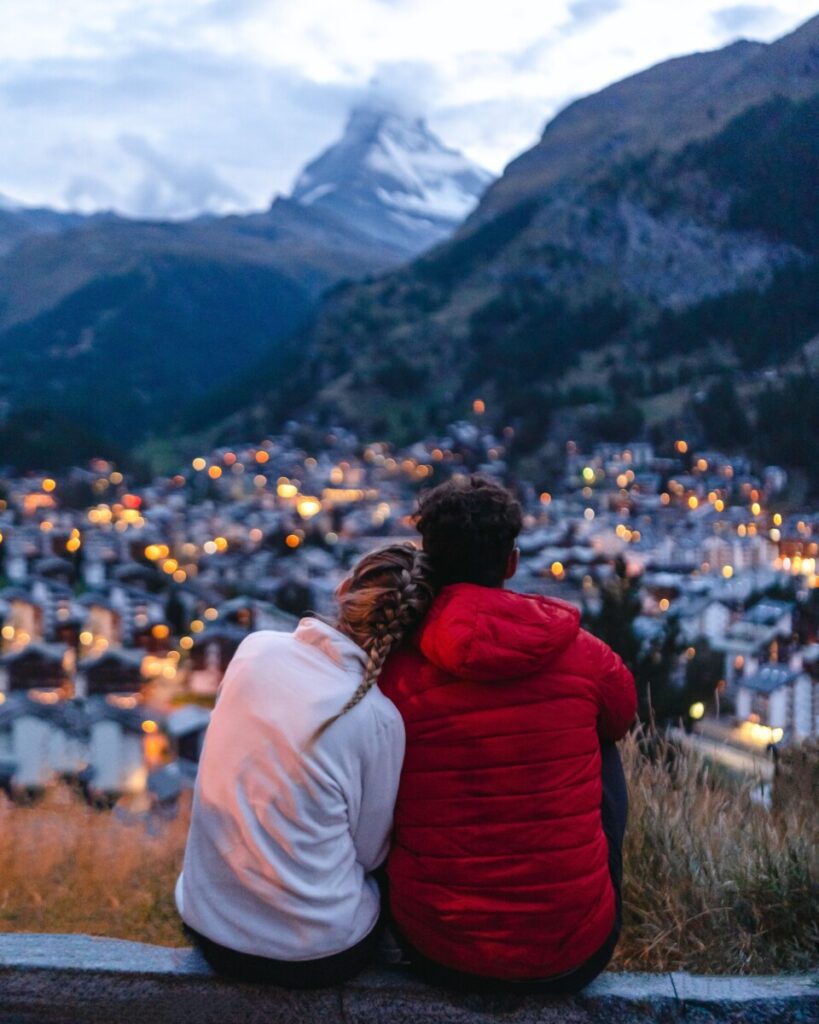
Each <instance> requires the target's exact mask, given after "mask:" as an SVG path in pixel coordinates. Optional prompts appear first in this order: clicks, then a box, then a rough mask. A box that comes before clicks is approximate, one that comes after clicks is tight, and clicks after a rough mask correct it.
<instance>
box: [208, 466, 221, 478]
mask: <svg viewBox="0 0 819 1024" xmlns="http://www.w3.org/2000/svg"><path fill="white" fill-rule="evenodd" d="M221 475H222V467H221V466H211V467H210V469H209V470H208V476H209V477H210V478H211V480H218V479H219V477H220V476H221Z"/></svg>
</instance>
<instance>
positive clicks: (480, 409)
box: [472, 398, 486, 416]
mask: <svg viewBox="0 0 819 1024" xmlns="http://www.w3.org/2000/svg"><path fill="white" fill-rule="evenodd" d="M472 412H474V413H476V414H477V415H478V416H482V415H483V414H484V413H485V412H486V402H484V400H483V399H482V398H476V399H475V401H474V402H473V403H472Z"/></svg>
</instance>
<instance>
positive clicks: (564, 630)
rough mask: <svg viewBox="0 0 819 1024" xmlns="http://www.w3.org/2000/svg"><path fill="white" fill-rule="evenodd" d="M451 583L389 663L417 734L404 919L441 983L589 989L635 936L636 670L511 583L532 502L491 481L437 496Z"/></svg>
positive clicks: (410, 943) (401, 868) (390, 865)
mask: <svg viewBox="0 0 819 1024" xmlns="http://www.w3.org/2000/svg"><path fill="white" fill-rule="evenodd" d="M417 526H418V529H419V531H420V533H421V535H422V537H423V548H424V552H425V553H426V555H427V556H428V558H429V560H430V564H431V568H432V572H433V574H434V578H435V581H436V584H437V585H438V586H439V587H440V591H439V593H438V596H437V597H436V598H435V600H434V602H433V605H432V608H431V610H430V612H429V614H428V615H427V617H426V619H425V621H424V622H423V623H422V625H421V627H420V629H419V630H418V632H417V634H416V636H415V640H414V642H413V643H412V644H410V645H409V646H407V647H405V648H404V649H402V650H401V651H399V652H397V653H396V654H394V655H393V656H391V657H390V658H389V659H388V661H387V663H386V665H385V667H384V669H383V672H382V675H381V679H380V686H381V689H382V690H383V692H384V693H385V694H386V695H387V696H388V697H389V698H390V699H391V700H392V701H393V702H394V703H395V704H396V706H397V707H398V709H399V711H400V712H401V715H402V717H403V720H404V726H405V729H406V755H405V760H404V765H403V770H402V774H401V782H400V787H399V792H398V800H397V805H396V811H395V825H394V838H393V847H392V851H391V853H390V856H389V859H388V862H387V877H388V890H389V901H390V913H391V917H392V923H393V928H394V930H395V932H396V936H397V938H398V941H399V944H400V945H401V946H402V947H403V948H404V950H405V952H406V954H407V956H408V958H409V960H410V962H411V963H412V964H413V965H414V966H415V967H416V968H418V969H419V970H420V971H421V972H422V973H425V974H426V975H427V976H428V977H431V979H432V980H436V981H443V982H447V983H453V984H457V985H459V986H468V987H478V986H480V985H482V984H486V983H490V984H492V985H497V984H498V983H503V982H506V983H509V984H511V985H517V986H520V984H521V983H527V984H528V985H529V986H531V985H532V984H534V986H535V987H536V988H538V989H539V990H542V991H548V992H554V993H562V992H575V991H579V989H580V988H582V987H583V986H584V985H586V984H587V983H588V982H589V981H591V980H592V978H594V977H595V976H596V975H597V974H598V973H599V972H600V971H602V970H603V968H604V967H605V966H606V964H607V963H608V961H609V960H610V958H611V956H612V953H613V951H614V947H615V944H616V942H617V938H618V935H619V931H620V884H621V876H622V843H623V835H624V831H625V824H626V813H627V796H626V788H625V780H624V778H623V769H622V765H621V763H620V759H619V755H618V753H617V748H616V747H615V746H614V742H615V741H616V740H619V739H621V738H622V737H623V735H624V734H625V733H626V731H627V730H628V728H629V726H630V725H631V723H632V720H633V719H634V714H635V710H636V693H635V687H634V680H633V677H632V675H631V673H630V672H629V671H628V669H627V668H626V667H625V666H624V665H623V663H622V661H621V660H620V658H619V657H618V656H617V655H616V654H615V653H614V652H613V651H612V650H611V649H610V648H609V647H607V646H606V645H605V644H604V643H603V642H602V641H601V640H598V639H597V638H596V637H594V636H592V635H591V634H589V633H587V632H585V631H584V630H581V629H580V616H579V613H578V611H577V609H576V608H575V607H574V606H572V605H570V604H568V603H567V602H564V601H560V600H557V599H555V598H551V597H541V596H536V595H530V594H519V593H514V592H512V591H508V590H505V589H504V582H505V581H506V580H508V579H510V578H511V577H512V576H513V575H514V573H515V571H516V569H517V564H518V550H517V548H516V547H515V539H516V537H517V535H518V533H519V531H520V528H521V511H520V506H519V505H518V503H517V502H516V501H515V499H514V498H513V497H512V495H511V494H510V493H509V492H508V491H507V490H505V489H504V488H503V487H501V486H500V485H499V484H496V483H494V482H492V481H490V480H487V479H484V478H482V477H478V476H472V477H468V478H460V479H453V480H452V481H450V482H448V483H445V484H442V485H441V486H439V487H437V488H435V489H433V490H431V491H429V492H427V493H426V494H425V495H422V499H421V503H420V509H419V515H418V518H417Z"/></svg>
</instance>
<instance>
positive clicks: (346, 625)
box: [313, 543, 435, 740]
mask: <svg viewBox="0 0 819 1024" xmlns="http://www.w3.org/2000/svg"><path fill="white" fill-rule="evenodd" d="M434 596H435V593H434V589H433V586H432V583H431V574H430V569H429V564H428V561H427V558H426V555H424V553H423V552H422V551H419V550H418V548H416V547H415V546H414V545H413V544H409V543H407V544H390V545H389V546H388V547H385V548H381V549H379V550H377V551H372V552H370V553H369V554H368V555H365V556H364V557H363V558H362V559H361V561H359V562H358V564H357V565H356V566H355V568H354V569H353V571H352V574H351V575H350V576H349V577H348V583H347V586H346V588H344V587H342V588H340V589H339V592H338V604H339V615H338V629H339V631H340V632H342V633H344V634H345V635H346V636H348V637H349V638H350V639H351V640H353V641H355V643H357V644H358V646H359V647H361V648H362V649H363V650H364V651H366V653H367V665H366V668H365V670H364V677H363V679H362V680H361V682H360V683H359V685H358V687H357V688H356V691H355V693H354V694H353V695H352V697H350V699H349V700H348V701H347V703H346V704H345V705H344V707H343V708H342V709H341V710H340V711H339V712H338V714H337V715H333V717H332V718H329V719H328V720H327V721H326V722H324V723H323V724H322V725H321V726H319V728H318V729H317V730H316V732H315V733H314V734H313V739H314V740H315V739H318V737H319V736H321V735H322V733H324V732H326V730H327V729H329V728H330V726H331V725H332V724H333V722H336V721H337V720H338V719H339V718H341V716H342V715H345V714H346V713H347V712H348V711H351V710H352V709H353V708H354V707H355V706H356V704H358V703H360V702H361V701H362V700H363V699H364V697H366V695H367V694H368V693H369V691H370V690H371V689H372V688H373V686H374V685H375V683H376V681H377V679H378V676H379V674H380V672H381V669H382V668H383V667H384V662H385V661H386V660H387V657H388V656H389V654H390V653H391V652H392V651H393V650H395V649H396V648H397V647H399V646H400V645H401V644H402V643H403V642H404V641H405V640H406V639H407V638H408V637H409V635H410V634H411V633H412V632H413V631H414V630H415V628H416V627H417V626H418V625H419V624H420V623H421V621H422V620H423V618H424V616H425V615H426V613H427V611H428V610H429V606H430V604H431V603H432V599H433V597H434Z"/></svg>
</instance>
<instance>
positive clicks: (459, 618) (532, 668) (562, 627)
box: [418, 583, 580, 681]
mask: <svg viewBox="0 0 819 1024" xmlns="http://www.w3.org/2000/svg"><path fill="white" fill-rule="evenodd" d="M579 629H580V612H579V611H578V610H577V608H575V607H574V605H571V604H569V603H568V602H566V601H560V600H558V599H557V598H553V597H542V596H540V595H537V594H517V593H515V592H514V591H509V590H501V589H495V588H491V587H479V586H476V585H474V584H471V583H456V584H453V585H451V586H448V587H444V588H443V589H442V590H441V592H440V593H439V595H438V597H437V598H436V599H435V601H434V603H433V605H432V608H431V609H430V612H429V615H428V616H427V618H426V621H425V622H424V624H423V626H422V627H421V631H420V635H419V638H418V643H419V646H420V648H421V651H422V653H423V654H424V656H425V657H426V658H427V659H428V660H429V661H431V662H433V664H436V665H438V666H439V667H440V668H442V669H444V670H445V671H447V672H449V673H451V674H452V675H456V676H460V677H462V678H465V679H476V680H483V681H491V680H498V681H503V680H504V679H509V678H516V677H520V676H524V675H529V674H531V673H533V672H536V671H538V670H539V669H542V668H543V667H544V666H545V665H546V664H548V662H549V661H551V660H552V659H553V658H555V657H557V655H558V654H560V652H561V651H563V650H564V649H565V648H566V647H568V645H569V644H570V643H571V642H572V641H573V640H574V638H575V637H576V636H577V633H578V631H579Z"/></svg>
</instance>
